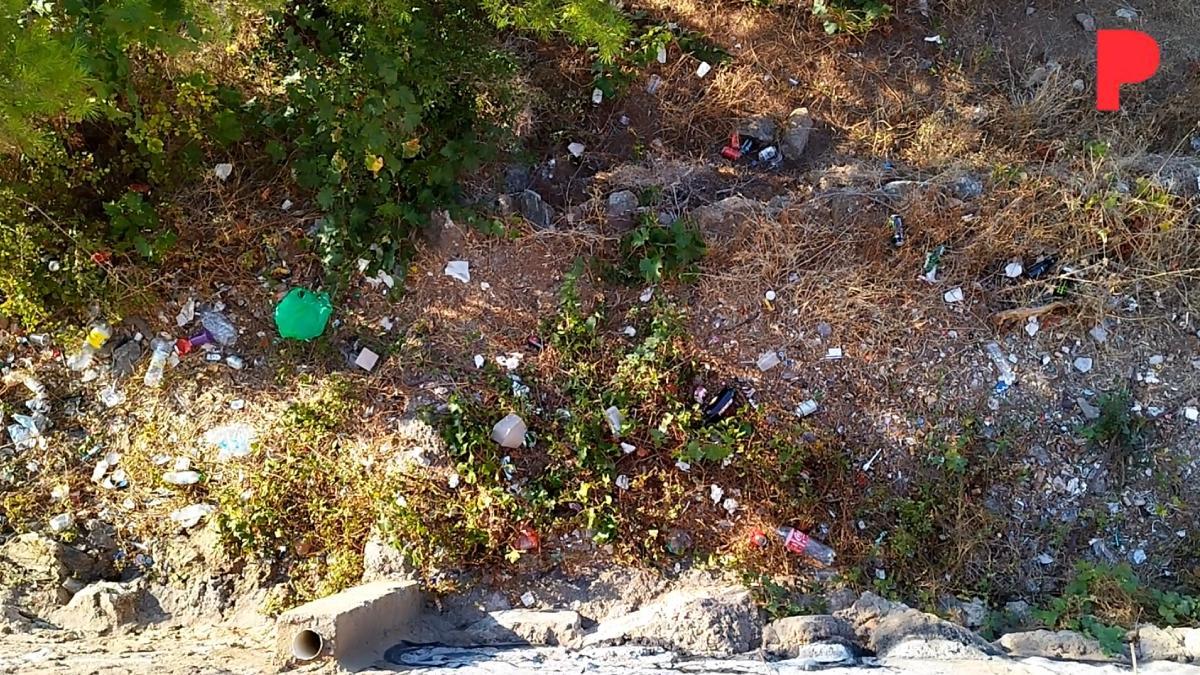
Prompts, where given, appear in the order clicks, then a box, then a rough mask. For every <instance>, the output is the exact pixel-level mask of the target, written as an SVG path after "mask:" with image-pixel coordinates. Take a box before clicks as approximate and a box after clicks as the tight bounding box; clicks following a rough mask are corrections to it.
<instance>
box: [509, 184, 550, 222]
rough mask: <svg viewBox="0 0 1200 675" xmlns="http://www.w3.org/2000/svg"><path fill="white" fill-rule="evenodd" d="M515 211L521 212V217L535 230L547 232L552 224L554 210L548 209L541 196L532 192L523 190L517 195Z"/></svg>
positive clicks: (548, 206)
mask: <svg viewBox="0 0 1200 675" xmlns="http://www.w3.org/2000/svg"><path fill="white" fill-rule="evenodd" d="M516 202H517V209H519V210H520V211H521V215H522V216H524V217H525V220H528V221H529V222H530V223H532V224H533V229H535V230H548V229H550V228H551V225H552V223H553V222H554V209H553V208H551V207H550V205H549V204H547V203H546V202H545V201H543V200H542V196H541V195H539V194H538V193H536V192H534V191H533V190H524V191H522V192H521V193H520V194H518V195H517V199H516Z"/></svg>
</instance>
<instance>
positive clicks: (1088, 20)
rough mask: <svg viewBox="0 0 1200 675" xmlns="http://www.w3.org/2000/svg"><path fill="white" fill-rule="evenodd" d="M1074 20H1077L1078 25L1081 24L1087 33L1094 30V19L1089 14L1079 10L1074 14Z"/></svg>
mask: <svg viewBox="0 0 1200 675" xmlns="http://www.w3.org/2000/svg"><path fill="white" fill-rule="evenodd" d="M1075 20H1076V21H1078V22H1079V25H1080V26H1083V29H1084V30H1085V31H1087V32H1089V33H1095V32H1096V19H1095V18H1094V17H1092V15H1091V14H1087V13H1084V12H1080V13H1078V14H1076V15H1075Z"/></svg>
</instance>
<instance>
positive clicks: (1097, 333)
mask: <svg viewBox="0 0 1200 675" xmlns="http://www.w3.org/2000/svg"><path fill="white" fill-rule="evenodd" d="M1088 335H1090V336H1092V339H1093V340H1095V341H1096V342H1099V343H1100V344H1104V343H1105V342H1108V330H1107V329H1106V328H1105V327H1104V324H1096V325H1095V326H1093V327H1092V329H1091V330H1089V331H1088Z"/></svg>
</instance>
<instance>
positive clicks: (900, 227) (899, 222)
mask: <svg viewBox="0 0 1200 675" xmlns="http://www.w3.org/2000/svg"><path fill="white" fill-rule="evenodd" d="M888 224H889V225H891V226H892V246H894V247H896V248H900V247H901V246H903V245H904V219H903V218H901V217H900V216H899V215H898V214H895V213H893V214H892V215H890V216H888Z"/></svg>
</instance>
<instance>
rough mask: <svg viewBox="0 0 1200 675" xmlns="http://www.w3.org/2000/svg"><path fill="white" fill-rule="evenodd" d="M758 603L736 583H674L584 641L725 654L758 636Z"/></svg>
mask: <svg viewBox="0 0 1200 675" xmlns="http://www.w3.org/2000/svg"><path fill="white" fill-rule="evenodd" d="M759 635H760V628H759V625H758V608H757V607H756V606H755V604H754V600H753V599H752V598H751V597H750V592H749V591H748V590H746V589H744V588H741V587H728V588H723V589H713V588H693V589H678V590H675V591H671V592H670V593H667V594H666V595H663V596H661V597H659V598H656V599H655V600H653V601H651V602H650V603H649V604H647V605H645V606H643V607H642V608H641V609H639V610H637V611H635V612H632V613H630V614H626V615H624V616H620V617H617V618H613V619H610V620H608V621H605V622H603V623H601V624H600V625H599V626H597V627H596V630H595V631H594V632H592V633H590V634H588V635H587V636H585V637H584V640H583V644H584V646H599V645H612V644H622V643H627V642H629V643H635V644H642V645H650V646H656V647H662V648H664V649H671V650H676V651H680V652H682V653H684V654H688V655H693V656H729V655H731V654H740V653H743V652H747V651H749V650H750V649H752V648H754V647H755V646H756V645H757V644H758V641H759Z"/></svg>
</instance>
